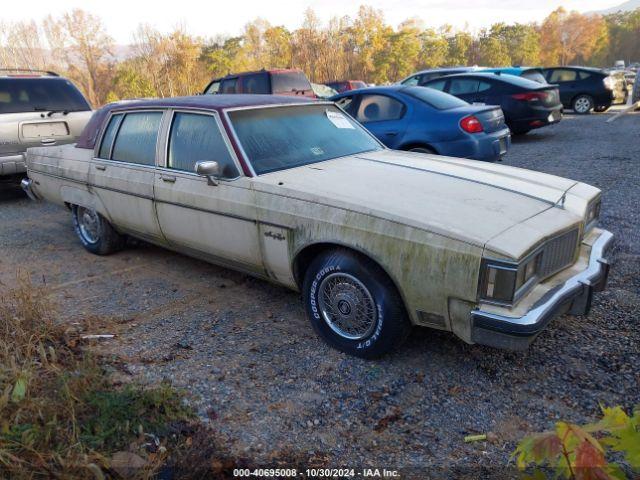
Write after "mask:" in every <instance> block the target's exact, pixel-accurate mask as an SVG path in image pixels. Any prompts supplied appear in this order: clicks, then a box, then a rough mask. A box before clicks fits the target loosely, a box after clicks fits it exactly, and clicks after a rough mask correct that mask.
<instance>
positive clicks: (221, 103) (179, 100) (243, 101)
mask: <svg viewBox="0 0 640 480" xmlns="http://www.w3.org/2000/svg"><path fill="white" fill-rule="evenodd" d="M313 101H314V100H313V99H309V98H307V97H303V96H282V95H250V94H232V95H224V94H216V95H194V96H192V97H172V98H157V99H144V100H124V101H122V102H115V103H110V104H108V105H105V106H104V107H102V108H100V109H98V110H96V111H95V113H94V114H93V116H92V117H91V120H89V123H87V125H86V126H85V128H84V130H83V131H82V134H81V135H80V137H79V138H78V142H77V144H76V147H78V148H89V149H93V148H94V147H95V144H96V141H97V140H98V135H99V133H100V131H101V130H102V124H103V123H104V121H105V119H106V118H107V117H108V116H109V113H110V112H111V111H113V110H120V109H130V108H201V109H207V110H216V111H218V113H221V112H222V111H223V110H226V109H229V108H242V107H260V106H269V105H279V104H293V103H307V102H313Z"/></svg>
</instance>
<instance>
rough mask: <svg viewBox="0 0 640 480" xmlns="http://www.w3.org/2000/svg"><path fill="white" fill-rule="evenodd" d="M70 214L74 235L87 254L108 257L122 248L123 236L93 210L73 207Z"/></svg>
mask: <svg viewBox="0 0 640 480" xmlns="http://www.w3.org/2000/svg"><path fill="white" fill-rule="evenodd" d="M71 214H72V216H73V228H74V229H75V231H76V235H78V238H79V239H80V242H82V246H83V247H84V248H85V249H87V250H88V251H89V252H91V253H95V254H96V255H108V254H110V253H114V252H117V251H118V250H121V249H122V248H123V247H124V244H125V240H126V239H125V237H124V235H120V234H119V233H118V232H116V231H115V229H114V228H113V226H111V224H110V223H109V222H108V221H107V219H105V218H104V217H103V216H102V215H100V214H99V213H98V212H96V211H95V210H94V209H92V208H87V207H81V206H78V205H74V206H73V207H72V208H71Z"/></svg>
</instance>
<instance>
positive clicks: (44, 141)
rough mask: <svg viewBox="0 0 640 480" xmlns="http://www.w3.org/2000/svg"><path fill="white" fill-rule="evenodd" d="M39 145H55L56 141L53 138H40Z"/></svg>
mask: <svg viewBox="0 0 640 480" xmlns="http://www.w3.org/2000/svg"><path fill="white" fill-rule="evenodd" d="M40 143H41V144H42V145H55V144H56V139H55V138H41V139H40Z"/></svg>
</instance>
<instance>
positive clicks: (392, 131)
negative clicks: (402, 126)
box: [384, 130, 398, 137]
mask: <svg viewBox="0 0 640 480" xmlns="http://www.w3.org/2000/svg"><path fill="white" fill-rule="evenodd" d="M384 134H385V135H389V136H390V137H395V136H396V135H397V134H398V131H397V130H389V131H388V132H384Z"/></svg>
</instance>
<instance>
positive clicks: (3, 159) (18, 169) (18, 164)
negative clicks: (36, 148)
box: [0, 153, 27, 176]
mask: <svg viewBox="0 0 640 480" xmlns="http://www.w3.org/2000/svg"><path fill="white" fill-rule="evenodd" d="M26 171H27V164H26V163H25V157H24V154H22V153H19V154H16V155H4V156H0V175H1V176H8V175H19V174H21V173H25V172H26Z"/></svg>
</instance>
